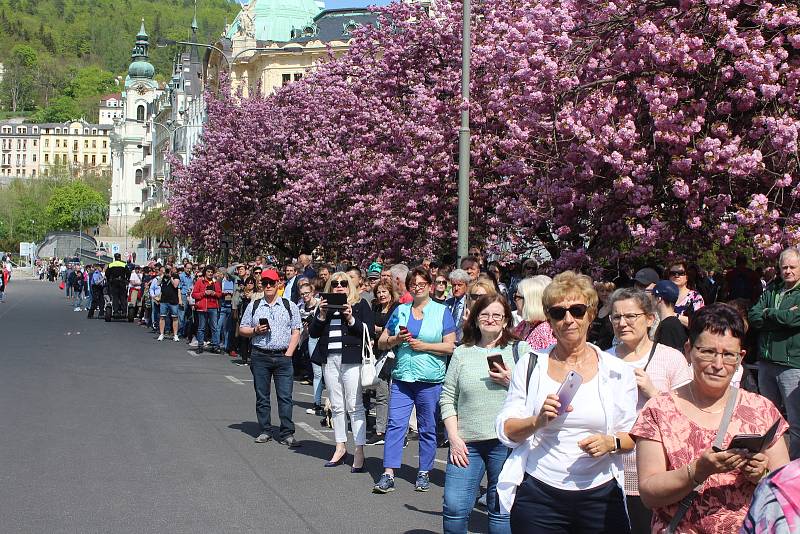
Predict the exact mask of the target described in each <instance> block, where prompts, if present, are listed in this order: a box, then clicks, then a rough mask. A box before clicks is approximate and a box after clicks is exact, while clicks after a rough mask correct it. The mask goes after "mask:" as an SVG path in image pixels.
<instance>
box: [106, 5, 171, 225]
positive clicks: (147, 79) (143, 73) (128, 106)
mask: <svg viewBox="0 0 800 534" xmlns="http://www.w3.org/2000/svg"><path fill="white" fill-rule="evenodd" d="M149 46H150V39H149V37H148V35H147V32H146V31H145V27H144V20H142V26H141V29H140V30H139V33H138V34H137V35H136V44H135V45H134V47H133V52H132V53H131V64H130V66H129V67H128V75H127V76H126V78H125V86H124V89H123V91H122V95H121V100H122V113H121V115H122V116H121V117H118V118H117V119H115V120H114V131H113V135H112V137H111V163H112V172H111V205H110V207H109V226H110V227H111V228H112V229H114V230H115V231H116V233H117V235H126V234H127V232H128V229H129V228H130V227H131V226H133V224H135V223H136V221H137V220H139V218H140V217H141V216H142V210H143V209H144V206H145V203H146V202H147V200H148V199H149V198H150V193H151V188H150V186H149V185H148V181H149V180H150V178H151V174H152V168H153V156H152V150H151V146H152V131H151V128H150V127H149V121H150V120H151V117H152V114H153V108H154V105H153V103H154V102H155V101H156V100H157V99H158V98H159V97H160V96H161V94H162V91H161V90H160V88H159V85H158V83H157V82H156V81H155V80H154V78H153V77H154V75H155V69H154V68H153V65H152V64H151V63H150V62H149V61H148V49H149Z"/></svg>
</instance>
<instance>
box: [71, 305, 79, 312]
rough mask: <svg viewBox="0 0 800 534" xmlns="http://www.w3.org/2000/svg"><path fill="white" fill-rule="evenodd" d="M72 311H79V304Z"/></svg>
mask: <svg viewBox="0 0 800 534" xmlns="http://www.w3.org/2000/svg"><path fill="white" fill-rule="evenodd" d="M72 311H81V307H80V306H78V307H77V308H75V309H74V310H72Z"/></svg>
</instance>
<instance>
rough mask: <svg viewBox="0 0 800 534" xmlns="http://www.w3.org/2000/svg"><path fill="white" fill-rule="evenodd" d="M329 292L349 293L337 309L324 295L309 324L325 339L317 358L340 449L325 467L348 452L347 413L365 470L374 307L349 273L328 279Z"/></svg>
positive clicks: (358, 466)
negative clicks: (366, 377)
mask: <svg viewBox="0 0 800 534" xmlns="http://www.w3.org/2000/svg"><path fill="white" fill-rule="evenodd" d="M325 292H326V293H331V292H332V293H339V294H345V295H347V302H346V303H345V304H344V306H341V307H338V306H337V307H336V309H333V308H331V307H329V305H328V301H327V300H326V299H321V300H320V303H319V311H318V312H317V314H316V315H315V317H314V320H313V321H312V322H311V326H310V327H309V336H311V337H313V338H319V341H318V342H317V346H316V349H315V350H314V354H313V355H312V356H311V361H312V362H314V363H316V364H317V365H322V366H323V374H324V377H325V386H326V387H327V388H328V392H329V395H330V400H331V412H332V413H333V417H332V424H333V432H334V436H335V438H336V450H335V451H334V453H333V457H331V459H330V461H328V462H327V463H326V464H325V467H336V466H338V465H341V464H342V462H343V461H344V459H345V456H346V455H347V419H346V417H345V412H346V413H347V415H348V416H349V417H350V426H351V428H352V430H353V440H354V442H355V446H356V449H355V454H354V457H353V466H352V469H351V470H350V471H351V472H352V473H363V472H364V444H365V443H366V441H367V435H366V422H367V420H366V415H365V413H364V403H363V401H362V393H363V392H362V389H361V373H360V368H361V359H362V351H363V334H364V330H366V332H367V333H371V332H372V331H373V330H374V328H375V326H374V319H373V314H372V308H370V306H369V304H368V303H367V301H366V300H364V299H362V298H361V295H360V294H359V289H358V287H356V286H355V284H353V283H352V281H351V280H350V277H349V276H348V275H347V273H343V272H336V273H333V275H331V277H330V279H329V280H328V281H327V283H326V284H325Z"/></svg>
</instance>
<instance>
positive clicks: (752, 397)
mask: <svg viewBox="0 0 800 534" xmlns="http://www.w3.org/2000/svg"><path fill="white" fill-rule="evenodd" d="M744 337H745V325H744V322H743V320H742V317H741V315H740V314H739V312H738V311H737V310H736V309H735V308H733V307H732V306H729V305H727V304H721V303H717V304H712V305H711V306H708V307H706V308H703V309H702V310H700V311H699V312H697V315H695V316H694V318H693V320H692V322H691V325H690V327H689V341H687V342H686V346H685V352H686V356H687V357H688V359H689V361H690V362H691V366H692V370H693V374H694V378H693V379H692V380H691V381H690V382H689V383H688V384H686V385H684V386H683V387H680V388H678V389H676V390H673V391H669V392H667V393H661V394H660V395H658V396H656V397H653V398H651V399H650V400H649V401H648V402H647V404H645V406H644V409H643V410H642V413H641V414H640V415H639V418H638V420H637V421H636V424H635V425H634V427H633V429H632V430H631V435H632V436H634V437H635V438H636V465H637V467H638V475H639V493H640V495H641V498H642V502H643V503H644V504H645V506H647V507H649V508H650V509H652V511H653V522H652V532H663V531H664V529H666V528H667V527H668V525H670V523H672V522H673V520H674V518H675V516H676V514H678V513H679V512H678V510H679V508H680V507H679V503H680V502H681V501H682V500H683V499H684V498H685V497H687V495H689V494H690V493H692V492H693V491H696V492H697V493H696V495H695V496H694V498H692V500H691V502H690V504H689V505H688V508H687V509H686V510H685V513H684V514H683V516H682V517H680V516H679V518H678V519H675V520H674V521H676V522H677V524H676V527H675V530H674V531H675V532H693V533H697V534H706V533H708V534H711V533H715V534H716V533H723V532H738V531H739V527H741V525H742V522H743V521H744V518H745V515H746V513H747V508H748V505H749V504H750V500H751V499H752V497H753V492H754V490H755V487H756V484H758V482H759V481H760V480H761V479H762V478H763V477H764V476H766V475H767V474H768V473H769V472H770V471H774V470H775V469H777V468H779V467H781V466H782V465H785V464H787V463H788V461H789V453H788V451H787V449H786V442H785V441H784V439H783V434H784V433H785V432H786V430H787V428H788V425H787V424H786V421H785V420H784V419H783V417H782V416H781V414H780V412H779V411H778V409H777V408H775V405H774V404H772V403H771V402H770V401H769V400H767V399H766V398H764V397H762V396H760V395H757V394H755V393H751V392H749V391H745V390H740V389H738V388H734V387H731V380H732V379H733V376H734V374H735V372H736V369H737V368H738V367H739V366H740V365H741V361H742V357H743V353H744V351H743V350H742V341H743V340H744ZM729 402H730V403H732V409H733V411H732V412H731V416H730V421H729V423H728V425H727V429H726V430H725V435H724V438H723V440H722V447H718V449H722V450H720V452H716V451H715V449H714V448H713V446H712V445H713V444H714V443H715V441H716V437H717V432H718V429H719V428H720V423H721V421H722V419H723V413H724V412H725V408H726V406H727V405H728V404H729ZM775 424H776V425H777V426H776V432H775V435H774V436H773V438H772V439H771V440H769V442H767V443H764V444H763V446H762V447H760V450H761V452H758V451H752V452H751V451H748V450H745V449H729V448H728V445H729V444H730V443H731V439H732V438H733V436H735V435H737V434H754V435H758V436H763V435H765V434H766V433H767V431H768V430H769V429H770V427H772V426H773V425H775Z"/></svg>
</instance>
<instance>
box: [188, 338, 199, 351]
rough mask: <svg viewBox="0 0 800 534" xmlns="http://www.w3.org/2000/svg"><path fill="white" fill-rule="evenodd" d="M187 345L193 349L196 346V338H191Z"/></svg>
mask: <svg viewBox="0 0 800 534" xmlns="http://www.w3.org/2000/svg"><path fill="white" fill-rule="evenodd" d="M189 346H190V347H191V348H193V349H196V348H197V340H196V339H193V340H192V342H191V343H189Z"/></svg>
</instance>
